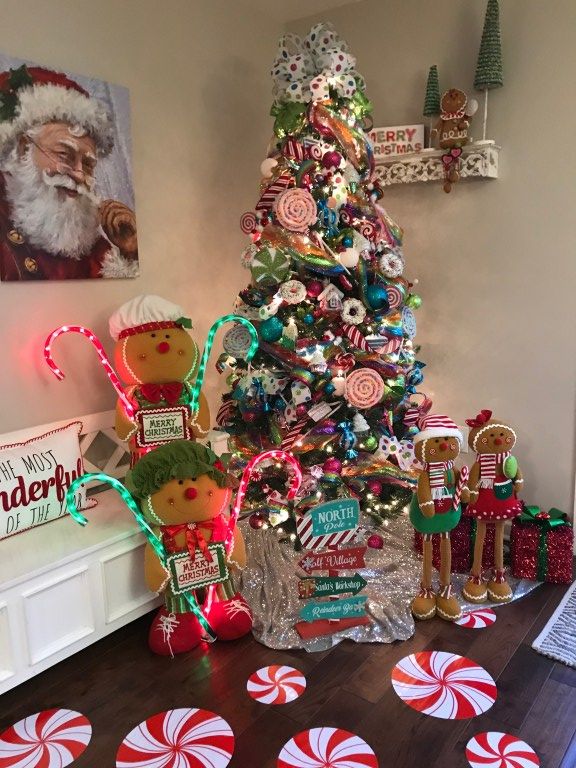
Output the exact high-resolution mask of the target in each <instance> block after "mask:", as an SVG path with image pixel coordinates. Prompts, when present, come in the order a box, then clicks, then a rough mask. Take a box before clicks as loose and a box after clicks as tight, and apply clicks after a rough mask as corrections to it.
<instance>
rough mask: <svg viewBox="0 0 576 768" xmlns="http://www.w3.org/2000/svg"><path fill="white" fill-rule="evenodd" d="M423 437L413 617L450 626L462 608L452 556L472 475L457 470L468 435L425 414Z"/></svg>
mask: <svg viewBox="0 0 576 768" xmlns="http://www.w3.org/2000/svg"><path fill="white" fill-rule="evenodd" d="M418 427H419V428H420V432H419V433H418V434H417V435H416V436H415V437H414V453H415V455H416V458H417V459H418V460H419V461H420V462H421V463H422V464H423V465H424V470H423V471H422V472H421V473H420V476H419V478H418V489H417V492H416V493H415V494H414V496H413V497H412V502H411V504H410V522H411V523H412V525H413V526H414V528H415V529H416V530H417V531H418V532H419V533H421V534H422V536H423V556H424V562H423V569H422V584H421V589H420V592H419V593H418V595H417V596H416V597H415V598H414V599H413V600H412V613H413V614H414V616H415V617H416V618H417V619H431V618H433V617H434V616H435V615H436V614H437V615H438V616H439V617H440V618H442V619H445V620H446V621H456V619H458V618H460V616H461V613H462V611H461V608H460V605H459V603H458V600H457V599H456V597H455V596H454V595H453V594H452V586H451V580H450V571H451V566H452V563H451V560H452V551H451V545H450V531H451V530H452V529H453V528H455V527H456V526H457V525H458V522H459V520H460V515H461V506H460V501H461V494H462V490H463V481H465V479H466V473H464V476H461V475H460V473H459V471H458V470H457V469H454V460H455V459H456V458H457V456H458V454H459V453H460V446H461V444H462V439H463V438H462V433H461V432H460V430H459V429H458V427H457V426H456V424H455V423H454V422H453V421H452V420H451V419H449V418H448V417H447V416H441V415H435V414H430V415H425V416H423V417H421V418H420V420H419V422H418ZM435 533H439V534H440V535H441V537H442V539H441V544H440V552H441V558H442V560H441V568H440V589H439V591H438V593H435V592H434V589H433V587H432V535H433V534H435Z"/></svg>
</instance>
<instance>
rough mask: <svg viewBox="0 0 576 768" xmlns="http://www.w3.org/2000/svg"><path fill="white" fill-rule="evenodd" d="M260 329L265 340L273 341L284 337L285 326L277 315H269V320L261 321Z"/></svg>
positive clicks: (261, 336)
mask: <svg viewBox="0 0 576 768" xmlns="http://www.w3.org/2000/svg"><path fill="white" fill-rule="evenodd" d="M258 330H259V334H260V338H262V339H263V340H264V341H269V342H273V341H278V339H280V338H282V331H283V330H284V326H283V325H282V322H281V321H280V320H279V319H278V318H277V317H269V318H268V319H267V320H264V321H263V322H261V323H260V328H259V329H258Z"/></svg>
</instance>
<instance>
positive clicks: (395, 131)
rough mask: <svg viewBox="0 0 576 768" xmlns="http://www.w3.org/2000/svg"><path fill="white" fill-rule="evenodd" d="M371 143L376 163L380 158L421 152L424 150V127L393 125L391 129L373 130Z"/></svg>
mask: <svg viewBox="0 0 576 768" xmlns="http://www.w3.org/2000/svg"><path fill="white" fill-rule="evenodd" d="M370 141H371V142H372V149H373V151H374V159H375V160H376V162H378V160H379V159H380V158H385V157H393V156H394V155H407V154H409V153H410V152H421V151H422V149H423V148H424V126H423V125H393V126H391V127H389V128H373V129H372V130H371V131H370Z"/></svg>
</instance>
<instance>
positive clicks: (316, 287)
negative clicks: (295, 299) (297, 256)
mask: <svg viewBox="0 0 576 768" xmlns="http://www.w3.org/2000/svg"><path fill="white" fill-rule="evenodd" d="M323 290H324V286H323V285H322V283H321V282H320V280H310V282H309V283H308V284H307V286H306V293H307V294H308V296H310V298H311V299H316V298H318V296H320V294H321V293H322V291H323Z"/></svg>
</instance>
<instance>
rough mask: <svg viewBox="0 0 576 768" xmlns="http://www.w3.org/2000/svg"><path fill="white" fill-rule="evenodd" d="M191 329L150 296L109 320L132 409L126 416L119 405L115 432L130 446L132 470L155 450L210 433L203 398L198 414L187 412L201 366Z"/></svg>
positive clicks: (180, 313)
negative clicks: (176, 441) (188, 329)
mask: <svg viewBox="0 0 576 768" xmlns="http://www.w3.org/2000/svg"><path fill="white" fill-rule="evenodd" d="M191 327H192V322H191V321H190V320H189V319H188V318H187V317H184V310H183V309H182V307H180V306H178V305H177V304H173V303H172V302H170V301H167V300H166V299H163V298H161V297H160V296H152V295H148V296H137V297H136V298H135V299H132V300H130V301H128V302H126V304H123V305H122V306H121V307H120V308H119V309H118V310H117V311H116V312H115V313H114V314H113V315H112V317H111V318H110V335H111V336H112V338H113V339H114V341H115V342H116V347H115V349H114V361H115V365H116V370H117V371H118V374H119V376H120V378H121V379H122V381H123V383H124V385H126V389H125V394H126V396H127V397H128V399H129V400H130V401H131V403H132V404H133V407H134V413H133V414H127V413H126V409H125V406H124V404H123V402H122V401H121V400H119V401H118V404H117V407H116V433H117V434H118V436H119V437H120V438H121V439H122V440H126V441H128V444H129V446H130V451H131V454H132V464H133V465H134V464H135V463H136V461H137V460H138V459H139V458H140V457H141V456H143V455H144V454H145V453H147V452H148V451H149V450H151V449H152V448H153V447H156V446H158V445H162V444H164V443H167V442H169V441H171V440H177V439H189V440H193V439H195V438H200V437H204V436H205V435H206V434H207V433H208V430H209V428H210V412H209V410H208V404H207V401H206V398H205V397H204V395H203V394H202V393H200V397H199V401H198V405H199V408H198V411H197V413H194V414H193V413H191V409H190V401H191V390H192V385H191V381H193V377H194V374H195V373H196V370H197V367H198V361H199V354H198V347H197V345H196V342H195V341H194V339H193V338H192V337H191V336H190V334H189V333H188V332H187V330H186V329H187V328H191Z"/></svg>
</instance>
